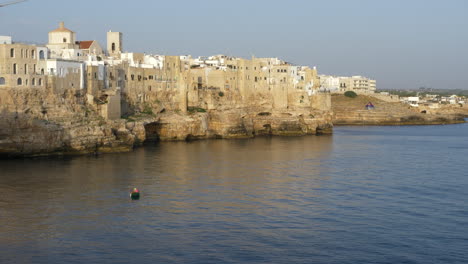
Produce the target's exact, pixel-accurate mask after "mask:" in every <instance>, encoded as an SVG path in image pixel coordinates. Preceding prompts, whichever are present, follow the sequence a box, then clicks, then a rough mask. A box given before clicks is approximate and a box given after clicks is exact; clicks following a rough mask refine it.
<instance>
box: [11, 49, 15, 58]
mask: <svg viewBox="0 0 468 264" xmlns="http://www.w3.org/2000/svg"><path fill="white" fill-rule="evenodd" d="M10 57H11V58H14V57H15V49H13V48H12V49H10Z"/></svg>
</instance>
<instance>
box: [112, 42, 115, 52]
mask: <svg viewBox="0 0 468 264" xmlns="http://www.w3.org/2000/svg"><path fill="white" fill-rule="evenodd" d="M114 51H115V43H112V52H114Z"/></svg>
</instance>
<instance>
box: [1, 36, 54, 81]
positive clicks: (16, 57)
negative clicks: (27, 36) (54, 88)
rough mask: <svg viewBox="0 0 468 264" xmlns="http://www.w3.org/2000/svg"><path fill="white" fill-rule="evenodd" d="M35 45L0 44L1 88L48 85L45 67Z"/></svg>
mask: <svg viewBox="0 0 468 264" xmlns="http://www.w3.org/2000/svg"><path fill="white" fill-rule="evenodd" d="M41 61H42V62H43V61H44V59H41V56H38V48H37V47H36V46H35V45H26V44H20V43H13V44H0V88H2V87H18V88H20V87H29V88H40V87H45V85H46V76H45V69H44V67H42V66H41V65H43V64H41Z"/></svg>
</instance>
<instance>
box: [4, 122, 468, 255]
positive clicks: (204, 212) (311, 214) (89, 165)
mask: <svg viewBox="0 0 468 264" xmlns="http://www.w3.org/2000/svg"><path fill="white" fill-rule="evenodd" d="M133 188H138V189H139V190H140V193H141V197H140V199H139V200H132V199H130V196H129V194H130V191H131V190H132V189H133ZM0 263H101V264H102V263H460V264H462V263H465V264H466V263H468V123H466V124H457V125H441V126H387V127H379V126H356V127H351V126H343V127H335V128H334V133H333V135H323V136H303V137H257V138H253V139H239V140H203V141H192V142H160V143H154V144H151V145H146V146H144V147H140V148H137V149H135V150H134V151H132V152H129V153H120V154H105V155H98V156H94V155H90V156H79V157H48V158H35V159H13V160H0Z"/></svg>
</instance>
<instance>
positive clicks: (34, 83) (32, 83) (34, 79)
mask: <svg viewBox="0 0 468 264" xmlns="http://www.w3.org/2000/svg"><path fill="white" fill-rule="evenodd" d="M31 85H33V86H35V85H36V78H32V80H31Z"/></svg>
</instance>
